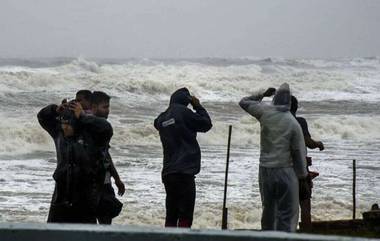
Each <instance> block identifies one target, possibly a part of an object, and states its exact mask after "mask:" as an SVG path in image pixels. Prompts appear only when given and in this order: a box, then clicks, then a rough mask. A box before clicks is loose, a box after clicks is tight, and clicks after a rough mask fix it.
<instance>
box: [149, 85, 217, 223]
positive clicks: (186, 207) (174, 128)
mask: <svg viewBox="0 0 380 241" xmlns="http://www.w3.org/2000/svg"><path fill="white" fill-rule="evenodd" d="M188 104H191V105H192V106H193V109H194V110H195V112H193V111H191V110H190V109H189V108H187V106H188ZM154 127H155V128H156V129H157V130H158V131H159V134H160V138H161V142H162V147H163V154H164V160H163V168H162V181H163V183H164V186H165V190H166V219H165V227H183V228H190V227H191V225H192V222H193V213H194V205H195V195H196V194H195V193H196V191H195V180H194V179H195V175H196V174H198V173H199V171H200V166H201V151H200V148H199V144H198V142H197V139H196V137H197V132H207V131H209V130H210V129H211V127H212V123H211V119H210V116H209V115H208V113H207V111H206V109H205V108H204V107H203V106H202V105H201V104H200V102H199V100H198V99H197V98H196V97H194V96H191V95H190V92H189V90H188V89H186V88H181V89H178V90H177V91H175V92H174V93H173V94H172V96H171V98H170V104H169V107H168V109H167V110H166V111H165V112H163V113H161V114H160V115H159V116H158V117H157V118H156V119H155V120H154Z"/></svg>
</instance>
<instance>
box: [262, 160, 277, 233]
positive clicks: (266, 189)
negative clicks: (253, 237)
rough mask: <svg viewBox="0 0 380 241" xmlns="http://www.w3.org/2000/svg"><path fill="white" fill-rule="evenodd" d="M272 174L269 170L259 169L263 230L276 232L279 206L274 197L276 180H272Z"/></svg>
mask: <svg viewBox="0 0 380 241" xmlns="http://www.w3.org/2000/svg"><path fill="white" fill-rule="evenodd" d="M270 172H271V170H270V169H269V168H264V167H260V169H259V187H260V195H261V203H262V206H263V211H262V216H261V229H262V230H276V213H277V212H276V211H277V205H276V202H275V197H274V186H275V180H273V179H272V178H271V176H270Z"/></svg>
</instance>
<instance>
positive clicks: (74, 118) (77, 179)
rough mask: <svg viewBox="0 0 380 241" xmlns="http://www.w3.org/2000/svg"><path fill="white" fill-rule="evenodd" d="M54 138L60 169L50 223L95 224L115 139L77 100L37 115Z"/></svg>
mask: <svg viewBox="0 0 380 241" xmlns="http://www.w3.org/2000/svg"><path fill="white" fill-rule="evenodd" d="M37 117H38V121H39V123H40V125H41V126H42V128H44V129H45V130H46V131H47V132H48V133H49V135H50V136H51V137H52V138H53V140H54V143H55V147H56V152H57V167H56V170H55V172H54V174H53V178H54V180H55V189H54V193H53V197H52V201H51V205H50V210H49V216H48V222H54V223H96V216H95V212H96V208H97V205H98V200H99V193H100V190H101V188H102V186H103V182H104V178H105V170H104V167H103V164H102V163H103V160H104V154H103V152H102V151H101V150H106V149H107V148H108V145H109V140H110V139H111V137H112V134H113V130H112V126H111V125H110V124H109V123H108V122H107V120H106V119H105V118H100V117H97V116H93V115H86V114H84V111H83V109H82V106H81V105H80V103H78V102H77V101H75V100H74V101H70V102H69V103H66V102H63V103H62V104H61V105H49V106H47V107H45V108H43V109H42V110H41V111H40V112H39V113H38V115H37Z"/></svg>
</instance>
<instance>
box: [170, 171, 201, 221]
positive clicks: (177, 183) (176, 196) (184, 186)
mask: <svg viewBox="0 0 380 241" xmlns="http://www.w3.org/2000/svg"><path fill="white" fill-rule="evenodd" d="M194 179H195V177H194V176H193V175H188V174H179V173H178V174H168V175H166V176H164V177H163V183H164V185H165V190H166V219H165V227H187V228H190V227H191V225H192V223H193V214H194V205H195V192H196V190H195V180H194Z"/></svg>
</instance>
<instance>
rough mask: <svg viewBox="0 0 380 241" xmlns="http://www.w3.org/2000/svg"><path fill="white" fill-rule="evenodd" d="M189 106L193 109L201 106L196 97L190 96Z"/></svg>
mask: <svg viewBox="0 0 380 241" xmlns="http://www.w3.org/2000/svg"><path fill="white" fill-rule="evenodd" d="M190 104H191V105H192V106H193V107H195V106H200V105H201V103H200V101H199V99H198V98H197V97H195V96H191V102H190Z"/></svg>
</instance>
